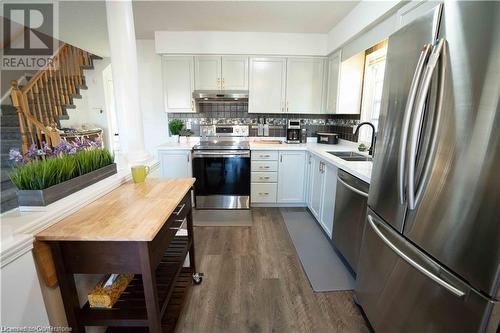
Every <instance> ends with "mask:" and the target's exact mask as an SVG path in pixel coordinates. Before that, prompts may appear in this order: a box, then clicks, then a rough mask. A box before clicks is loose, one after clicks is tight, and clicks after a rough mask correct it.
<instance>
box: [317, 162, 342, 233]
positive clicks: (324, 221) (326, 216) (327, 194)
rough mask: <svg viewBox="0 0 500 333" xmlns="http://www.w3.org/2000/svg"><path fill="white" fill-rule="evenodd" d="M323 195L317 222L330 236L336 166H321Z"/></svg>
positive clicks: (335, 188)
mask: <svg viewBox="0 0 500 333" xmlns="http://www.w3.org/2000/svg"><path fill="white" fill-rule="evenodd" d="M323 169H324V171H323V178H324V180H323V197H322V200H321V217H320V220H319V222H320V223H321V225H322V226H323V228H324V229H325V231H326V233H327V234H328V235H329V236H330V237H331V236H332V228H333V219H334V216H333V213H334V211H335V193H336V190H337V171H338V169H337V167H335V166H333V165H331V164H326V165H325V166H324V167H323Z"/></svg>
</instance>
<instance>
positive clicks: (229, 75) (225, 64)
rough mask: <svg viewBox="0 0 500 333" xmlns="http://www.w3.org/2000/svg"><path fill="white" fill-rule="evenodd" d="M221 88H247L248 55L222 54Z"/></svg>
mask: <svg viewBox="0 0 500 333" xmlns="http://www.w3.org/2000/svg"><path fill="white" fill-rule="evenodd" d="M221 78H222V82H221V85H222V89H223V90H248V57H243V56H222V75H221Z"/></svg>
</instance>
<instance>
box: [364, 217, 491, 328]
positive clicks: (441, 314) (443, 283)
mask: <svg viewBox="0 0 500 333" xmlns="http://www.w3.org/2000/svg"><path fill="white" fill-rule="evenodd" d="M367 215H368V221H367V226H366V228H365V233H364V237H363V243H362V247H361V253H360V257H359V262H358V274H357V279H356V289H355V293H356V297H357V299H358V302H359V303H360V305H361V307H362V308H363V310H364V311H365V313H366V316H367V317H368V320H369V321H370V323H371V325H372V326H373V328H374V329H375V331H376V332H490V331H491V332H494V331H495V330H496V328H497V326H498V320H499V318H498V307H499V304H498V302H496V303H495V302H493V301H492V300H490V299H488V298H485V297H484V296H482V295H481V294H479V293H478V292H477V291H475V290H474V289H471V287H470V286H468V285H467V284H466V283H465V282H463V281H461V280H459V279H458V278H457V277H455V276H454V275H453V274H451V273H450V272H449V271H447V270H446V269H445V268H443V267H442V266H440V265H439V264H438V263H437V262H435V261H433V260H432V259H430V258H429V257H427V256H426V255H425V254H424V253H423V252H422V251H420V250H419V249H417V248H416V247H415V246H413V245H412V244H411V243H409V242H408V241H407V240H406V239H405V238H403V237H402V236H401V235H400V234H398V233H396V232H395V231H394V230H393V229H392V228H391V227H389V226H388V225H387V224H386V223H385V222H384V221H382V220H381V219H380V218H378V217H377V216H376V215H375V213H373V212H372V211H371V210H370V209H369V210H368V214H367ZM492 313H496V315H492Z"/></svg>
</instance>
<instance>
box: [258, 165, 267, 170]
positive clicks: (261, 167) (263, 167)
mask: <svg viewBox="0 0 500 333" xmlns="http://www.w3.org/2000/svg"><path fill="white" fill-rule="evenodd" d="M259 169H269V166H268V165H266V166H260V167H259Z"/></svg>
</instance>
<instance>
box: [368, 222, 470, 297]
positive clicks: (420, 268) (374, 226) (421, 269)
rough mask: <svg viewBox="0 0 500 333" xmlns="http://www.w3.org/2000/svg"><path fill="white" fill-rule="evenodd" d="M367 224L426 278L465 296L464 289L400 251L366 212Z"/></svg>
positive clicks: (458, 295)
mask: <svg viewBox="0 0 500 333" xmlns="http://www.w3.org/2000/svg"><path fill="white" fill-rule="evenodd" d="M368 224H369V225H370V227H371V228H372V229H373V231H374V232H375V233H376V234H377V236H379V237H380V239H381V240H382V241H383V242H384V243H385V244H386V245H387V246H388V247H389V248H390V249H391V250H392V251H394V253H396V254H397V255H398V256H399V257H400V258H401V259H403V260H404V261H406V262H407V263H408V264H409V265H411V266H412V267H413V268H415V269H416V270H418V271H419V272H421V273H422V274H424V275H425V276H427V277H428V278H430V279H431V280H433V281H434V282H436V283H437V284H439V285H440V286H442V287H443V288H445V289H447V290H448V291H449V292H451V293H452V294H453V295H455V296H457V297H464V296H465V294H466V293H465V292H464V291H462V290H460V289H459V288H457V287H455V286H453V285H452V284H450V283H449V282H448V281H445V280H443V279H442V278H440V277H439V276H437V275H435V274H434V273H433V272H431V271H429V270H428V269H426V268H425V267H423V266H422V265H420V264H419V263H418V262H417V261H415V260H414V259H412V258H411V257H410V256H408V255H407V254H405V253H404V252H403V251H401V250H400V249H399V248H398V247H397V246H396V245H394V244H393V243H392V242H391V241H390V240H389V238H387V236H386V235H385V234H384V233H383V232H382V231H381V230H380V229H379V227H378V226H377V224H379V223H377V222H375V221H374V220H373V218H372V216H371V215H370V214H368Z"/></svg>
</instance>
